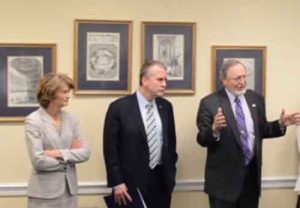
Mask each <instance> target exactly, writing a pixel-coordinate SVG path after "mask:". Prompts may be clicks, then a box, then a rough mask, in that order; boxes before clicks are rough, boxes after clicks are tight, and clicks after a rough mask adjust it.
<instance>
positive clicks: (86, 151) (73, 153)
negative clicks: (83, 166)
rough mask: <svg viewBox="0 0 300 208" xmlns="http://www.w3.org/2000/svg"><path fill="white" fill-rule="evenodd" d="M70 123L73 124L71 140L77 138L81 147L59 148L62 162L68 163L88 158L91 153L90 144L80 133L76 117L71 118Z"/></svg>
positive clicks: (79, 161) (83, 160)
mask: <svg viewBox="0 0 300 208" xmlns="http://www.w3.org/2000/svg"><path fill="white" fill-rule="evenodd" d="M70 123H71V125H72V126H73V139H72V140H73V141H74V140H75V139H79V140H80V141H81V144H82V147H81V148H77V149H61V150H60V151H61V153H62V155H63V160H64V162H69V163H81V162H85V161H87V160H88V159H89V157H90V154H91V149H90V146H89V145H88V144H87V143H86V141H85V139H84V137H83V135H82V134H81V131H80V127H79V122H78V119H75V118H73V119H72V120H71V122H70Z"/></svg>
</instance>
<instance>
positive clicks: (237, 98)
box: [234, 96, 241, 104]
mask: <svg viewBox="0 0 300 208" xmlns="http://www.w3.org/2000/svg"><path fill="white" fill-rule="evenodd" d="M234 102H236V103H238V104H239V103H240V102H241V100H240V98H239V97H238V96H236V97H235V99H234Z"/></svg>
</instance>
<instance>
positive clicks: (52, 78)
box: [36, 73, 74, 108]
mask: <svg viewBox="0 0 300 208" xmlns="http://www.w3.org/2000/svg"><path fill="white" fill-rule="evenodd" d="M63 83H65V84H67V85H68V87H69V88H70V89H74V82H73V80H72V79H71V78H70V77H68V76H67V75H66V74H62V73H48V74H46V75H45V76H44V77H43V78H42V79H41V80H40V82H39V85H38V90H37V95H36V97H37V100H38V102H39V104H40V105H41V106H42V107H43V108H47V107H48V105H49V103H50V101H51V100H53V99H54V96H55V93H56V92H57V90H59V88H60V87H61V84H63Z"/></svg>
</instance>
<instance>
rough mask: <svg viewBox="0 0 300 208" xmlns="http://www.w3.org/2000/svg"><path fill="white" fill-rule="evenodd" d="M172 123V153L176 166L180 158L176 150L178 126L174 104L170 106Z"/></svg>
mask: <svg viewBox="0 0 300 208" xmlns="http://www.w3.org/2000/svg"><path fill="white" fill-rule="evenodd" d="M170 125H171V133H170V134H171V136H170V139H169V141H170V143H171V144H170V145H169V146H170V147H171V148H172V149H171V154H172V157H171V158H173V165H174V166H175V164H176V162H177V159H178V155H177V152H176V141H177V139H176V130H175V129H176V128H175V121H174V112H173V107H172V105H171V106H170Z"/></svg>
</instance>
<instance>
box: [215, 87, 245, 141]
mask: <svg viewBox="0 0 300 208" xmlns="http://www.w3.org/2000/svg"><path fill="white" fill-rule="evenodd" d="M219 102H220V106H221V108H222V110H223V113H224V115H225V118H226V120H227V125H229V126H231V129H232V130H233V134H234V138H235V139H236V141H237V142H238V143H239V145H240V146H241V145H242V144H241V141H240V134H239V131H238V127H237V124H236V120H235V117H234V113H233V111H232V107H231V103H230V101H229V98H228V96H227V93H226V91H225V89H223V90H221V91H220V92H219Z"/></svg>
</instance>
